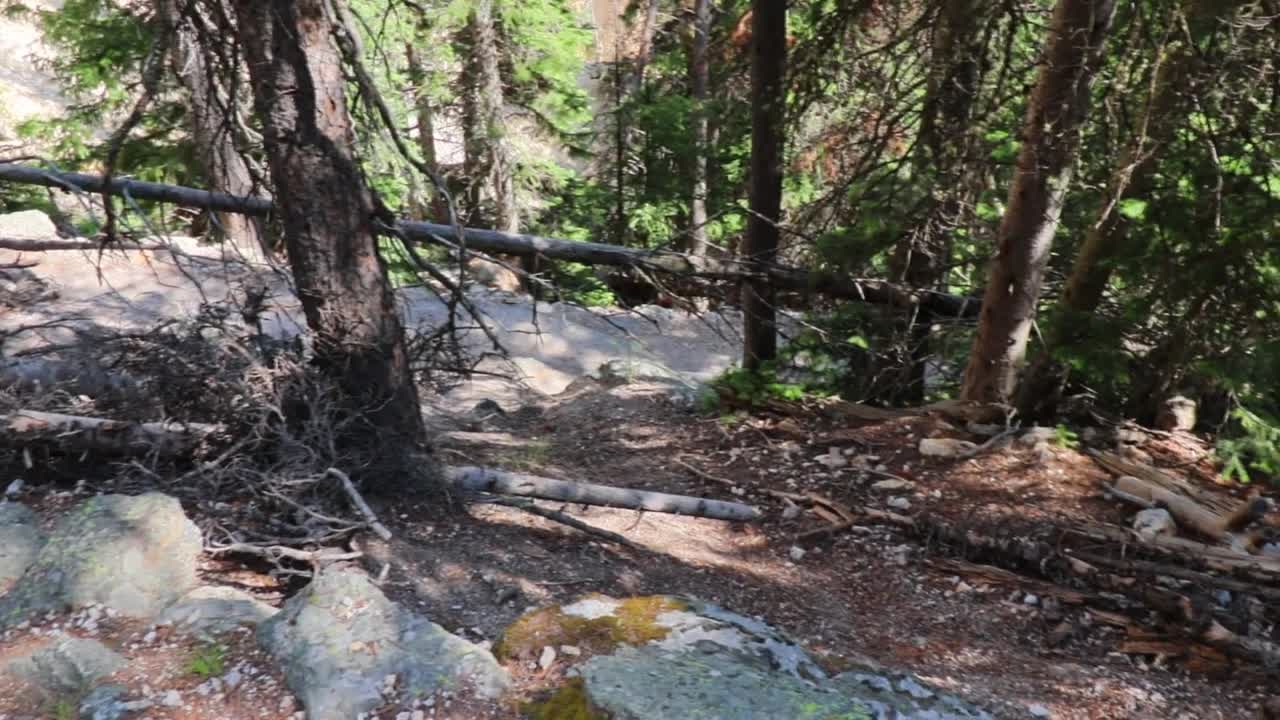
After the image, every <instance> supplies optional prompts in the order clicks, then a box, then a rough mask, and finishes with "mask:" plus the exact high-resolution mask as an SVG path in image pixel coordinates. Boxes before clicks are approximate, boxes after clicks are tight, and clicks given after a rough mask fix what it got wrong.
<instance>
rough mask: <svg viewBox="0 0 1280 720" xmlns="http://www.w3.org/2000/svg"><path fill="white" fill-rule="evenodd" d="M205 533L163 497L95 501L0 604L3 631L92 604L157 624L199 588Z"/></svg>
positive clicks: (59, 531)
mask: <svg viewBox="0 0 1280 720" xmlns="http://www.w3.org/2000/svg"><path fill="white" fill-rule="evenodd" d="M203 547H204V546H203V543H202V541H201V537H200V530H199V528H197V527H196V526H195V523H193V522H191V521H190V520H189V519H187V517H186V515H184V514H183V512H182V506H181V505H180V504H179V503H178V501H177V500H176V499H174V498H172V497H169V496H167V495H162V494H160V493H147V494H145V495H139V496H136V497H129V496H125V495H103V496H100V497H95V498H90V499H89V500H86V501H85V502H84V503H82V504H81V505H80V506H78V507H77V508H75V509H74V510H72V511H71V512H69V513H68V514H67V515H65V516H64V517H63V518H62V519H61V521H60V522H59V523H58V526H57V527H56V528H55V529H54V531H53V533H52V534H51V535H50V536H49V539H48V542H46V543H45V544H44V545H43V546H42V547H41V548H40V551H39V553H38V555H37V556H36V558H35V562H34V563H33V564H31V566H30V567H29V568H27V570H26V572H25V573H24V574H23V575H22V576H21V577H20V578H18V580H17V582H16V583H15V584H14V587H13V589H12V590H10V591H9V592H8V593H7V594H5V595H4V596H3V597H0V629H3V628H6V627H12V626H13V625H15V624H17V623H19V622H22V621H23V620H25V619H27V618H29V617H31V616H32V615H35V614H36V613H41V612H48V611H61V610H65V609H77V608H82V607H86V606H89V605H93V604H100V605H102V606H103V607H104V608H106V609H109V610H112V611H114V612H117V613H119V614H121V615H124V616H126V617H133V618H151V617H154V616H155V615H156V614H157V613H159V612H160V611H161V610H162V609H164V608H165V607H167V606H168V605H170V604H172V603H173V602H174V601H176V600H177V599H178V598H180V597H182V595H184V594H185V593H187V592H188V591H189V590H191V589H192V588H194V587H195V585H196V560H197V558H198V557H199V555H200V553H201V551H202V550H203Z"/></svg>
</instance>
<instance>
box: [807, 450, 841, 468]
mask: <svg viewBox="0 0 1280 720" xmlns="http://www.w3.org/2000/svg"><path fill="white" fill-rule="evenodd" d="M814 461H815V462H817V463H818V464H820V465H822V466H823V467H825V468H827V469H828V470H839V469H840V468H842V467H845V466H847V465H848V464H849V458H847V457H845V456H844V453H842V452H840V448H837V447H833V448H830V449H828V450H827V454H826V455H819V456H818V457H816V458H814Z"/></svg>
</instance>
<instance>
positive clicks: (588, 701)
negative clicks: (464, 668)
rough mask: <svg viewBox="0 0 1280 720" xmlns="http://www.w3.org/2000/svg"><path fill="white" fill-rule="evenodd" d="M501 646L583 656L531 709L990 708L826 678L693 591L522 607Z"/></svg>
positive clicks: (882, 682)
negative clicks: (566, 680) (559, 685)
mask: <svg viewBox="0 0 1280 720" xmlns="http://www.w3.org/2000/svg"><path fill="white" fill-rule="evenodd" d="M498 647H499V651H500V653H501V654H503V655H504V656H508V657H519V658H527V657H531V656H537V657H539V661H540V664H549V663H550V662H554V659H555V657H556V656H557V648H559V649H560V652H564V654H566V655H572V656H577V655H578V654H580V653H584V651H585V655H584V656H589V657H588V659H587V660H586V661H585V662H583V663H581V664H580V665H578V666H576V667H572V668H569V670H568V671H567V673H566V674H567V675H568V676H570V677H571V678H572V680H571V681H570V682H569V683H568V684H567V685H566V686H565V687H564V688H563V689H562V690H561V691H560V692H558V693H556V694H555V695H553V696H552V697H551V698H550V699H548V700H546V701H545V702H544V703H541V704H538V703H535V704H533V705H531V706H529V707H528V708H526V710H527V711H528V712H529V713H530V714H531V715H532V716H533V717H546V718H550V717H560V716H567V717H605V716H607V717H610V718H612V720H642V719H643V720H647V719H648V718H653V717H673V718H675V717H701V718H724V719H725V720H728V719H730V718H732V719H733V720H749V719H751V718H760V719H761V720H764V719H765V718H769V719H773V718H850V719H852V718H859V719H866V720H872V719H874V720H881V719H883V720H975V719H979V718H990V717H991V716H990V715H989V714H987V713H986V712H985V711H983V710H981V709H979V708H976V707H973V706H971V705H968V704H966V703H964V702H963V701H961V700H959V699H957V698H955V697H952V696H949V695H946V694H944V693H941V692H939V691H937V690H934V689H932V688H930V687H928V686H926V685H925V684H924V683H922V682H920V681H918V680H916V679H915V678H913V677H911V676H909V675H902V674H894V673H888V672H885V671H883V670H880V669H878V668H871V667H862V668H858V669H856V670H851V671H848V672H845V673H842V674H840V675H837V676H836V677H828V675H827V673H826V672H824V671H823V670H822V668H821V667H820V666H819V665H818V663H816V662H815V661H814V660H813V659H812V658H811V657H810V656H809V655H808V653H806V652H805V651H804V649H803V648H801V647H800V646H798V645H796V644H795V643H793V642H791V641H790V640H788V639H787V638H786V637H784V636H783V635H782V633H780V632H779V631H777V630H776V629H774V628H772V627H770V626H769V625H767V624H765V623H763V622H761V621H759V620H756V619H753V618H748V617H745V616H742V615H739V614H737V613H733V612H730V611H727V610H725V609H723V608H720V607H717V606H715V605H712V604H710V603H704V602H700V601H697V600H689V599H682V598H673V597H665V596H653V597H643V598H627V599H624V600H617V599H613V598H608V597H604V596H600V595H593V596H588V597H586V598H584V599H582V600H580V601H578V602H576V603H572V604H570V605H564V606H559V607H554V608H544V609H541V610H538V611H535V612H533V613H529V614H527V615H525V616H524V617H523V618H521V619H520V620H518V621H517V622H516V623H514V624H513V625H512V626H511V627H510V628H509V629H508V630H507V632H506V633H505V634H504V636H503V638H502V641H501V643H500V644H499V646H498ZM539 647H540V648H541V649H540V650H539V649H538V648H539ZM568 649H572V650H573V652H572V653H568V652H565V651H566V650H568ZM575 712H576V713H580V714H578V715H573V714H571V713H575Z"/></svg>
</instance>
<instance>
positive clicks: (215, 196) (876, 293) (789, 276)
mask: <svg viewBox="0 0 1280 720" xmlns="http://www.w3.org/2000/svg"><path fill="white" fill-rule="evenodd" d="M0 180H8V181H11V182H20V183H29V184H33V185H44V186H46V187H58V188H65V189H80V190H84V191H88V192H97V193H101V192H103V191H104V187H103V182H102V178H101V177H100V176H98V175H87V174H84V173H54V172H49V171H46V170H42V169H40V168H32V167H26V166H23V165H16V164H9V163H0ZM110 192H112V193H114V194H117V195H119V194H123V193H125V192H128V194H129V195H130V196H131V197H134V198H137V199H140V200H154V201H159V202H167V203H172V204H174V205H181V206H184V207H198V208H208V209H211V210H226V211H231V212H241V213H246V214H250V215H267V214H269V213H271V212H272V209H273V205H272V203H271V201H270V200H263V199H261V198H243V197H237V196H234V195H228V194H226V193H211V192H208V191H205V190H198V189H196V188H188V187H182V186H179V185H164V184H161V183H152V182H142V181H138V180H126V179H122V178H113V179H112V181H111V185H110ZM396 228H397V230H398V231H399V232H401V233H403V234H404V236H405V237H406V238H408V239H410V240H413V241H415V242H423V243H432V244H438V245H446V246H450V247H452V244H453V239H454V238H455V237H456V234H457V231H456V229H455V228H454V227H452V226H450V225H441V224H438V223H428V222H412V221H401V222H399V223H398V224H397V225H396ZM464 237H465V239H466V243H467V248H468V249H470V250H479V251H481V252H487V253H494V254H510V255H533V254H537V255H541V256H543V257H546V258H549V259H552V260H565V261H569V262H577V263H582V264H584V265H612V266H616V267H636V268H640V269H642V270H645V271H647V272H654V273H660V274H670V275H691V276H696V277H702V278H707V279H713V280H725V281H734V282H737V281H741V280H743V279H745V278H747V277H758V276H760V275H761V274H763V276H764V277H765V278H767V279H768V281H769V282H770V283H772V284H773V285H774V286H775V287H777V288H778V289H779V290H788V291H791V292H796V293H801V294H805V295H827V296H830V297H835V298H840V299H842V300H852V301H855V302H866V303H871V304H874V305H891V306H893V307H898V308H903V309H909V308H914V307H917V306H918V307H921V308H924V309H927V310H928V311H929V312H930V313H932V314H933V315H934V316H935V317H948V318H974V317H977V316H978V314H979V311H980V310H981V304H982V300H981V299H980V298H977V297H965V296H960V295H948V294H946V293H941V292H933V291H929V290H912V289H909V288H904V287H901V286H898V285H895V284H893V283H889V282H884V281H882V280H862V279H857V278H850V277H847V276H845V275H839V274H836V273H829V272H807V271H805V270H801V269H799V268H793V267H788V266H785V265H778V264H766V265H758V264H757V265H750V264H748V263H745V262H742V261H737V260H731V259H726V260H720V259H716V258H710V257H692V256H689V255H684V254H681V253H675V252H665V251H661V250H641V249H636V248H627V247H620V246H617V245H605V244H603V243H593V242H578V241H576V240H563V239H560V238H553V237H541V236H538V235H524V234H517V233H505V232H498V231H496V230H482V229H477V228H465V229H464Z"/></svg>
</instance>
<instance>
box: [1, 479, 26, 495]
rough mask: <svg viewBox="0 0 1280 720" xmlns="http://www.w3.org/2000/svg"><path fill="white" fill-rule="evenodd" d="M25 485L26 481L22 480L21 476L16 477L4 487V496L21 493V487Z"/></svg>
mask: <svg viewBox="0 0 1280 720" xmlns="http://www.w3.org/2000/svg"><path fill="white" fill-rule="evenodd" d="M25 486H26V483H25V482H24V481H23V480H22V478H18V479H17V480H14V481H13V482H11V483H9V487H6V488H5V489H4V496H5V497H8V498H15V497H18V496H19V495H21V494H22V488H23V487H25Z"/></svg>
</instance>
